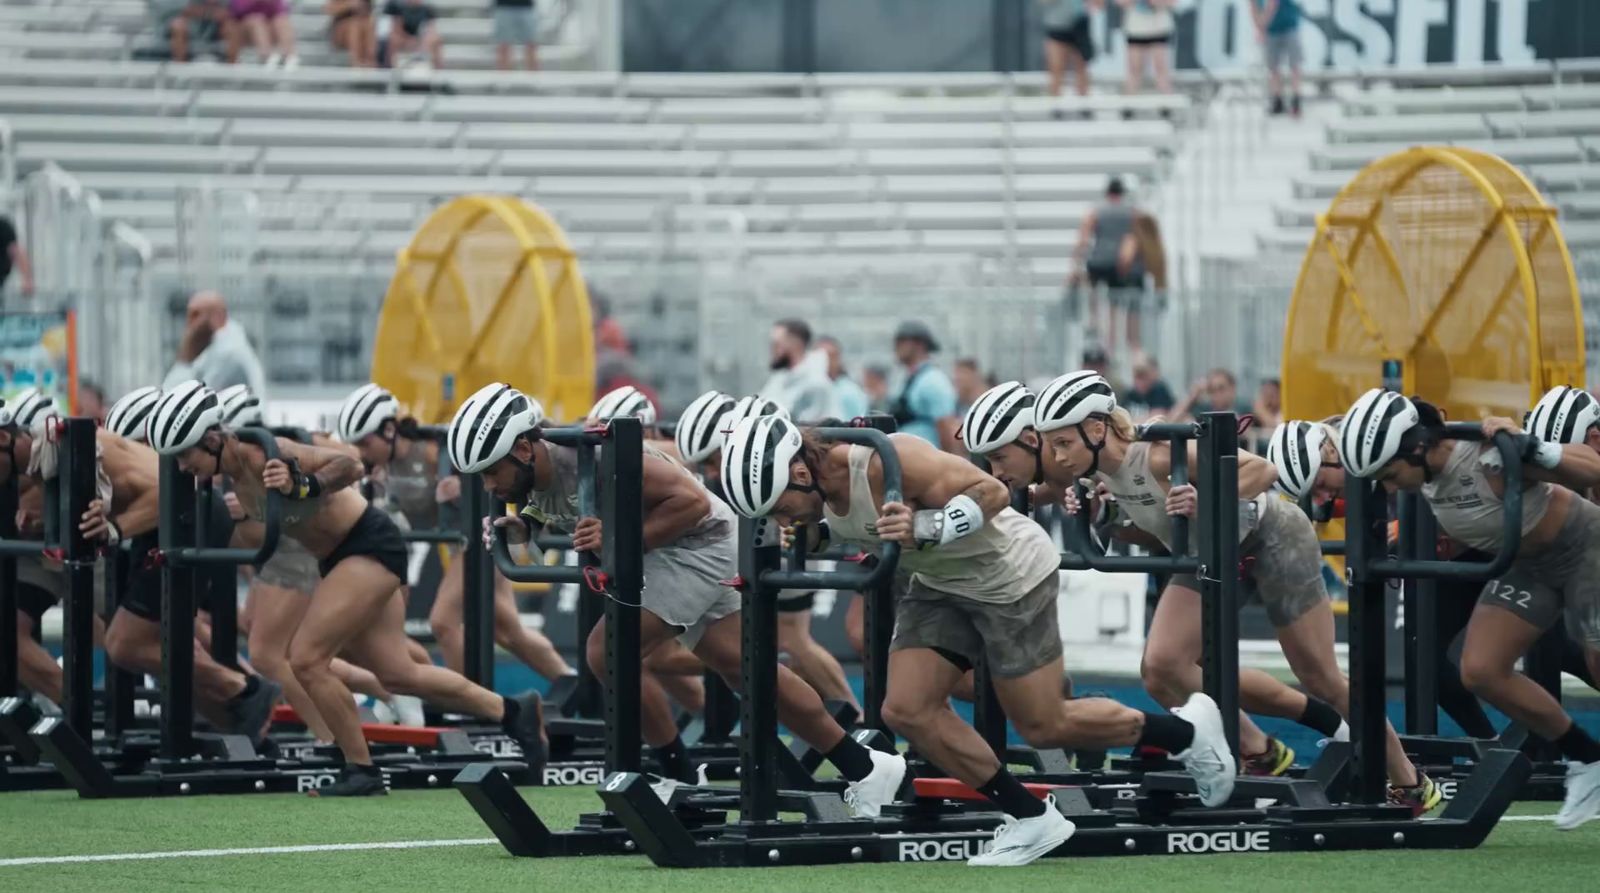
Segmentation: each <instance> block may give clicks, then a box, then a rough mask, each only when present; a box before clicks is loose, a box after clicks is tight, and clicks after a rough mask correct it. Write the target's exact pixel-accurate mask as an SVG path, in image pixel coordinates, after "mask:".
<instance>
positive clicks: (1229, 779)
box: [1172, 692, 1238, 806]
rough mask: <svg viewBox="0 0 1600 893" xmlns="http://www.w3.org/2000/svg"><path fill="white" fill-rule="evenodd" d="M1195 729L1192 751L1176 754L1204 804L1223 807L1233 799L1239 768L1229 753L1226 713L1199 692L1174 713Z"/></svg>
mask: <svg viewBox="0 0 1600 893" xmlns="http://www.w3.org/2000/svg"><path fill="white" fill-rule="evenodd" d="M1172 713H1173V715H1175V716H1178V717H1180V718H1182V719H1185V720H1187V721H1188V722H1189V724H1190V725H1192V726H1194V741H1193V742H1191V743H1190V744H1189V749H1188V750H1186V751H1184V752H1183V753H1180V754H1175V755H1174V756H1176V757H1177V759H1178V761H1179V762H1181V763H1183V769H1184V771H1185V772H1188V773H1189V775H1190V776H1191V777H1193V778H1194V786H1195V790H1196V791H1197V792H1198V793H1199V794H1200V802H1201V803H1204V804H1205V805H1207V806H1221V805H1222V804H1224V803H1226V802H1228V798H1229V797H1231V796H1233V779H1234V776H1235V775H1236V774H1237V772H1238V764H1237V763H1235V762H1234V760H1233V752H1232V751H1231V750H1229V749H1228V738H1227V736H1226V735H1224V734H1223V732H1222V712H1221V711H1219V710H1218V709H1217V702H1216V701H1213V700H1211V698H1210V696H1209V695H1206V694H1205V693H1203V692H1196V693H1195V694H1192V695H1190V696H1189V700H1187V701H1185V702H1184V704H1183V706H1182V707H1177V708H1175V709H1173V711H1172Z"/></svg>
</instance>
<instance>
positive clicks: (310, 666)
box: [289, 647, 333, 684]
mask: <svg viewBox="0 0 1600 893" xmlns="http://www.w3.org/2000/svg"><path fill="white" fill-rule="evenodd" d="M332 663H333V660H332V659H331V658H329V657H327V656H326V655H322V654H317V653H315V652H313V651H312V650H311V649H309V648H293V647H291V648H290V649H289V672H291V673H293V674H294V678H296V679H298V680H300V682H301V683H302V684H304V683H305V682H306V681H307V680H308V679H314V678H318V677H320V676H325V675H328V674H329V673H331V672H333V670H332V667H331V666H330V665H331V664H332Z"/></svg>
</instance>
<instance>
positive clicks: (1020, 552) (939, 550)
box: [824, 434, 1061, 604]
mask: <svg viewBox="0 0 1600 893" xmlns="http://www.w3.org/2000/svg"><path fill="white" fill-rule="evenodd" d="M909 436H911V435H907V434H896V435H893V436H892V437H891V440H892V439H894V438H898V437H909ZM872 456H873V451H872V448H871V447H866V446H852V447H851V448H850V493H849V499H850V510H849V511H848V512H847V513H845V514H843V515H837V514H834V512H833V510H832V509H831V508H827V507H826V506H825V507H824V514H825V516H826V517H827V520H828V528H829V530H830V532H831V534H832V537H833V538H834V539H835V540H839V541H844V542H850V543H857V544H860V545H862V546H864V547H866V548H877V546H878V543H879V542H880V540H879V539H878V535H877V532H876V530H877V521H878V499H877V497H876V496H874V495H873V493H872V479H871V477H870V476H869V474H868V470H869V469H870V467H871V465H872ZM1060 566H1061V555H1060V553H1058V552H1057V551H1056V547H1055V544H1054V543H1052V542H1051V541H1050V535H1049V534H1047V533H1045V532H1044V528H1042V527H1040V526H1039V525H1037V524H1035V523H1033V522H1032V521H1030V520H1028V519H1027V518H1025V517H1023V516H1022V515H1019V514H1017V513H1016V512H1015V511H1013V510H1012V509H1010V508H1007V509H1005V510H1003V511H1001V512H1000V514H998V515H995V516H994V517H993V518H990V519H989V520H988V521H987V522H986V523H985V524H984V525H983V529H982V530H979V531H978V532H977V533H974V534H970V535H968V536H964V537H962V538H961V539H958V540H955V541H953V542H950V543H946V544H944V545H942V546H929V547H927V548H923V549H906V550H904V551H902V552H901V553H900V567H901V569H902V570H905V571H908V572H910V573H912V574H915V575H916V580H917V582H919V583H921V584H922V585H923V586H926V587H928V588H929V589H937V590H938V591H940V592H948V593H950V594H951V595H958V596H961V597H963V598H970V599H972V600H973V601H980V602H989V603H992V604H1008V603H1010V602H1014V601H1016V600H1017V599H1020V598H1022V597H1023V596H1024V595H1027V594H1028V592H1029V590H1031V589H1033V588H1034V587H1035V586H1038V585H1039V584H1040V583H1042V582H1044V580H1045V579H1046V578H1047V577H1049V576H1050V575H1051V574H1053V573H1056V571H1057V570H1059V568H1060Z"/></svg>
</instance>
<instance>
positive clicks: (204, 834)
mask: <svg viewBox="0 0 1600 893" xmlns="http://www.w3.org/2000/svg"><path fill="white" fill-rule="evenodd" d="M524 793H525V795H527V796H528V797H529V799H530V800H531V801H532V802H533V803H534V804H535V805H536V806H537V807H538V808H539V810H540V812H541V814H543V815H545V817H546V819H547V821H549V822H550V824H551V826H552V827H556V828H560V827H564V826H570V825H571V824H572V822H573V821H574V820H575V819H576V817H577V815H578V813H579V812H580V811H587V810H592V809H594V808H596V807H597V806H598V803H599V800H598V798H597V797H595V795H594V792H593V790H591V789H587V788H547V789H526V790H525V791H524ZM1555 808H1556V805H1555V804H1548V803H1527V804H1519V805H1518V806H1517V807H1516V808H1515V809H1514V810H1513V814H1516V815H1545V814H1549V813H1551V812H1553V811H1554V810H1555ZM489 836H490V834H489V831H488V829H487V828H486V827H484V825H483V824H482V823H480V822H479V821H478V819H477V817H476V815H474V814H473V812H472V811H471V809H470V808H469V807H468V806H467V803H466V801H465V800H464V799H462V797H461V796H460V795H459V794H457V793H456V792H454V791H406V792H397V793H393V794H391V795H390V796H389V797H387V798H384V799H372V800H356V801H331V800H316V799H313V798H309V797H305V796H300V795H289V794H283V795H261V796H243V797H196V798H193V799H187V800H179V799H161V800H114V801H98V802H97V801H87V800H79V799H77V797H76V796H74V795H72V794H67V793H62V792H47V793H16V794H5V795H0V859H7V858H17V857H29V856H73V855H90V854H103V853H139V852H157V851H175V850H198V849H219V848H232V847H243V848H251V847H266V846H289V845H299V844H336V843H365V842H381V841H401V840H448V839H465V838H487V837H489ZM976 871H977V870H976V869H967V868H966V867H965V866H963V865H961V864H959V863H937V864H921V865H918V864H906V865H900V864H876V865H840V866H821V867H806V868H763V869H733V870H721V869H719V870H709V871H673V870H669V869H658V868H656V867H654V866H653V865H651V864H650V863H649V862H648V860H646V859H644V858H643V857H626V858H590V859H548V860H534V859H517V858H513V857H511V856H509V855H507V854H506V853H505V851H504V850H502V849H501V848H500V846H499V845H498V844H487V845H469V846H454V847H439V848H427V849H405V850H370V851H343V852H314V853H286V854H251V855H230V856H217V857H204V858H186V859H160V860H150V861H124V862H97V863H73V864H48V865H28V866H3V865H0V890H48V891H50V893H64V891H74V890H95V891H104V890H117V891H119V893H132V891H143V890H163V891H165V890H174V889H205V890H223V889H225V890H230V891H237V890H252V891H280V890H281V891H296V893H298V891H303V890H326V889H354V888H356V887H358V886H359V887H360V888H361V889H367V890H422V889H433V890H444V889H454V890H467V891H487V890H509V889H534V888H536V889H541V890H554V891H567V890H573V891H604V893H621V891H630V890H641V891H650V893H662V891H671V890H694V891H697V893H720V891H738V893H748V891H750V890H752V889H759V890H763V891H767V890H771V891H785V890H796V891H807V893H815V891H817V890H820V889H834V890H844V889H865V890H873V891H875V893H891V891H899V890H917V891H925V890H927V889H928V888H929V885H930V884H938V883H945V884H950V883H959V884H993V883H998V882H1001V878H1003V882H1004V883H1006V884H1007V885H1028V887H1029V888H1034V887H1037V888H1039V889H1050V890H1093V891H1095V893H1112V891H1118V890H1130V891H1132V890H1137V891H1140V893H1148V891H1150V890H1152V889H1154V890H1182V891H1185V893H1191V891H1204V890H1228V891H1238V890H1240V889H1249V888H1250V887H1251V886H1252V883H1255V884H1259V885H1261V886H1265V885H1266V884H1268V883H1270V884H1271V885H1272V887H1273V888H1275V889H1284V890H1317V891H1336V890H1373V891H1377V890H1384V891H1387V890H1406V891H1408V893H1415V891H1425V890H1448V891H1451V893H1459V891H1462V890H1469V889H1494V887H1493V886H1489V885H1500V886H1499V888H1500V889H1534V890H1539V891H1541V893H1557V891H1567V890H1572V891H1579V890H1582V891H1594V890H1596V889H1600V886H1597V884H1600V881H1597V880H1596V877H1597V875H1596V872H1597V871H1600V822H1595V823H1591V824H1589V825H1586V826H1584V827H1583V828H1581V829H1579V830H1577V831H1574V832H1569V833H1563V832H1560V831H1557V830H1556V829H1555V827H1554V826H1553V825H1551V824H1550V823H1548V822H1544V821H1528V822H1505V823H1502V824H1501V825H1500V827H1499V828H1497V829H1496V830H1495V832H1494V834H1493V835H1492V836H1491V837H1490V838H1489V840H1488V842H1487V843H1486V844H1485V845H1484V846H1483V847H1481V848H1479V849H1477V850H1440V851H1432V852H1392V853H1388V852H1356V853H1281V854H1270V855H1254V854H1249V855H1247V854H1227V855H1215V856H1180V857H1143V858H1127V859H1045V860H1041V861H1040V862H1037V863H1035V864H1034V865H1032V866H1030V867H1028V868H1025V869H1012V870H1009V871H1007V872H1004V873H1003V874H1002V875H1000V877H994V876H990V877H987V878H982V879H980V876H979V875H977V874H976ZM1241 884H1242V885H1243V886H1241ZM1016 888H1017V889H1021V888H1022V887H1021V886H1017V887H1016Z"/></svg>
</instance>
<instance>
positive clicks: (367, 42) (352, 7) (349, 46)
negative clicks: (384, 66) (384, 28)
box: [323, 0, 378, 68]
mask: <svg viewBox="0 0 1600 893" xmlns="http://www.w3.org/2000/svg"><path fill="white" fill-rule="evenodd" d="M323 11H324V12H326V13H327V14H328V43H330V44H332V45H333V47H334V48H335V49H340V50H344V51H345V52H347V53H349V54H350V66H351V67H352V68H372V67H374V66H376V65H377V64H378V33H377V30H376V28H375V27H374V26H373V22H372V0H328V5H327V6H325V7H323Z"/></svg>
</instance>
